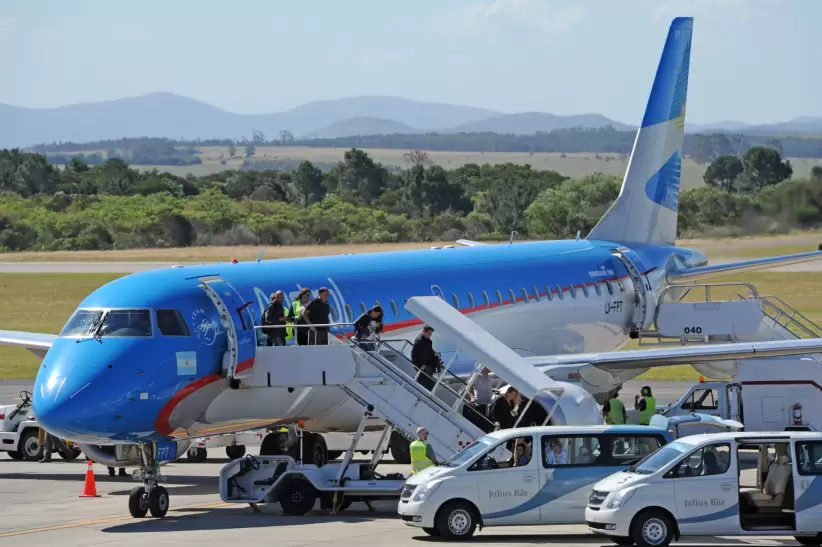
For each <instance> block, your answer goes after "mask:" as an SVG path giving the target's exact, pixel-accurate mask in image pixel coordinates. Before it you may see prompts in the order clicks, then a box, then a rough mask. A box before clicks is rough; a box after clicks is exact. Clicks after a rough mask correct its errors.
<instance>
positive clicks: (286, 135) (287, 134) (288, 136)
mask: <svg viewBox="0 0 822 547" xmlns="http://www.w3.org/2000/svg"><path fill="white" fill-rule="evenodd" d="M280 142H281V143H283V144H289V143H292V142H294V134H293V133H291V131H289V130H288V129H283V130H282V131H280Z"/></svg>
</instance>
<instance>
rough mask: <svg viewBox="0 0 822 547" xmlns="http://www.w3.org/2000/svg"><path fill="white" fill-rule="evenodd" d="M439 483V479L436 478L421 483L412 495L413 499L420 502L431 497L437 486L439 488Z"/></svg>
mask: <svg viewBox="0 0 822 547" xmlns="http://www.w3.org/2000/svg"><path fill="white" fill-rule="evenodd" d="M441 483H442V481H441V480H436V481H431V482H429V483H427V484H425V485H423V487H422V488H420V489H419V490H417V493H416V495H415V496H414V501H417V502H420V501H425V500H427V499H428V498H430V497H431V494H433V493H434V492H435V491H436V490H437V488H439V486H440V484H441Z"/></svg>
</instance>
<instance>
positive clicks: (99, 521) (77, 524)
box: [0, 503, 236, 539]
mask: <svg viewBox="0 0 822 547" xmlns="http://www.w3.org/2000/svg"><path fill="white" fill-rule="evenodd" d="M232 505H236V504H232V503H215V504H211V505H200V506H198V507H186V508H181V509H173V511H174V512H180V513H185V512H187V511H196V510H198V509H217V508H218V507H230V506H232ZM130 519H131V520H137V519H134V517H132V516H131V515H129V516H127V517H108V518H104V519H95V520H81V521H79V522H69V523H66V524H55V525H54V526H43V527H41V528H28V529H26V530H16V531H14V532H3V533H0V539H2V538H8V537H14V536H24V535H28V534H38V533H41V532H54V531H57V530H65V529H67V528H81V527H83V526H93V525H95V524H106V523H109V522H120V521H124V520H130ZM148 520H155V521H162V519H148Z"/></svg>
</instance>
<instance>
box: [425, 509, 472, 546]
mask: <svg viewBox="0 0 822 547" xmlns="http://www.w3.org/2000/svg"><path fill="white" fill-rule="evenodd" d="M434 525H435V526H436V527H437V530H439V533H440V535H441V536H442V537H443V538H445V539H449V540H457V541H462V540H466V539H470V538H471V537H472V536H473V535H474V531H475V530H476V529H477V519H476V517H475V515H474V508H473V507H471V505H469V504H468V503H466V502H464V501H453V502H451V503H447V504H445V507H443V508H442V509H440V510H439V513H438V514H437V518H436V519H435V521H434Z"/></svg>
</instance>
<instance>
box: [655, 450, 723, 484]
mask: <svg viewBox="0 0 822 547" xmlns="http://www.w3.org/2000/svg"><path fill="white" fill-rule="evenodd" d="M730 466H731V445H730V444H729V443H721V444H709V445H708V446H703V447H702V448H700V449H699V450H695V451H693V452H691V453H690V454H688V455H687V456H685V459H684V460H682V461H681V462H680V463H679V465H678V466H677V467H675V468H674V469H672V470H671V471H669V472H668V473H667V474H666V475H665V477H666V478H677V479H683V478H688V477H706V476H710V475H722V474H724V473H725V472H726V471H728V468H729V467H730Z"/></svg>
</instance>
